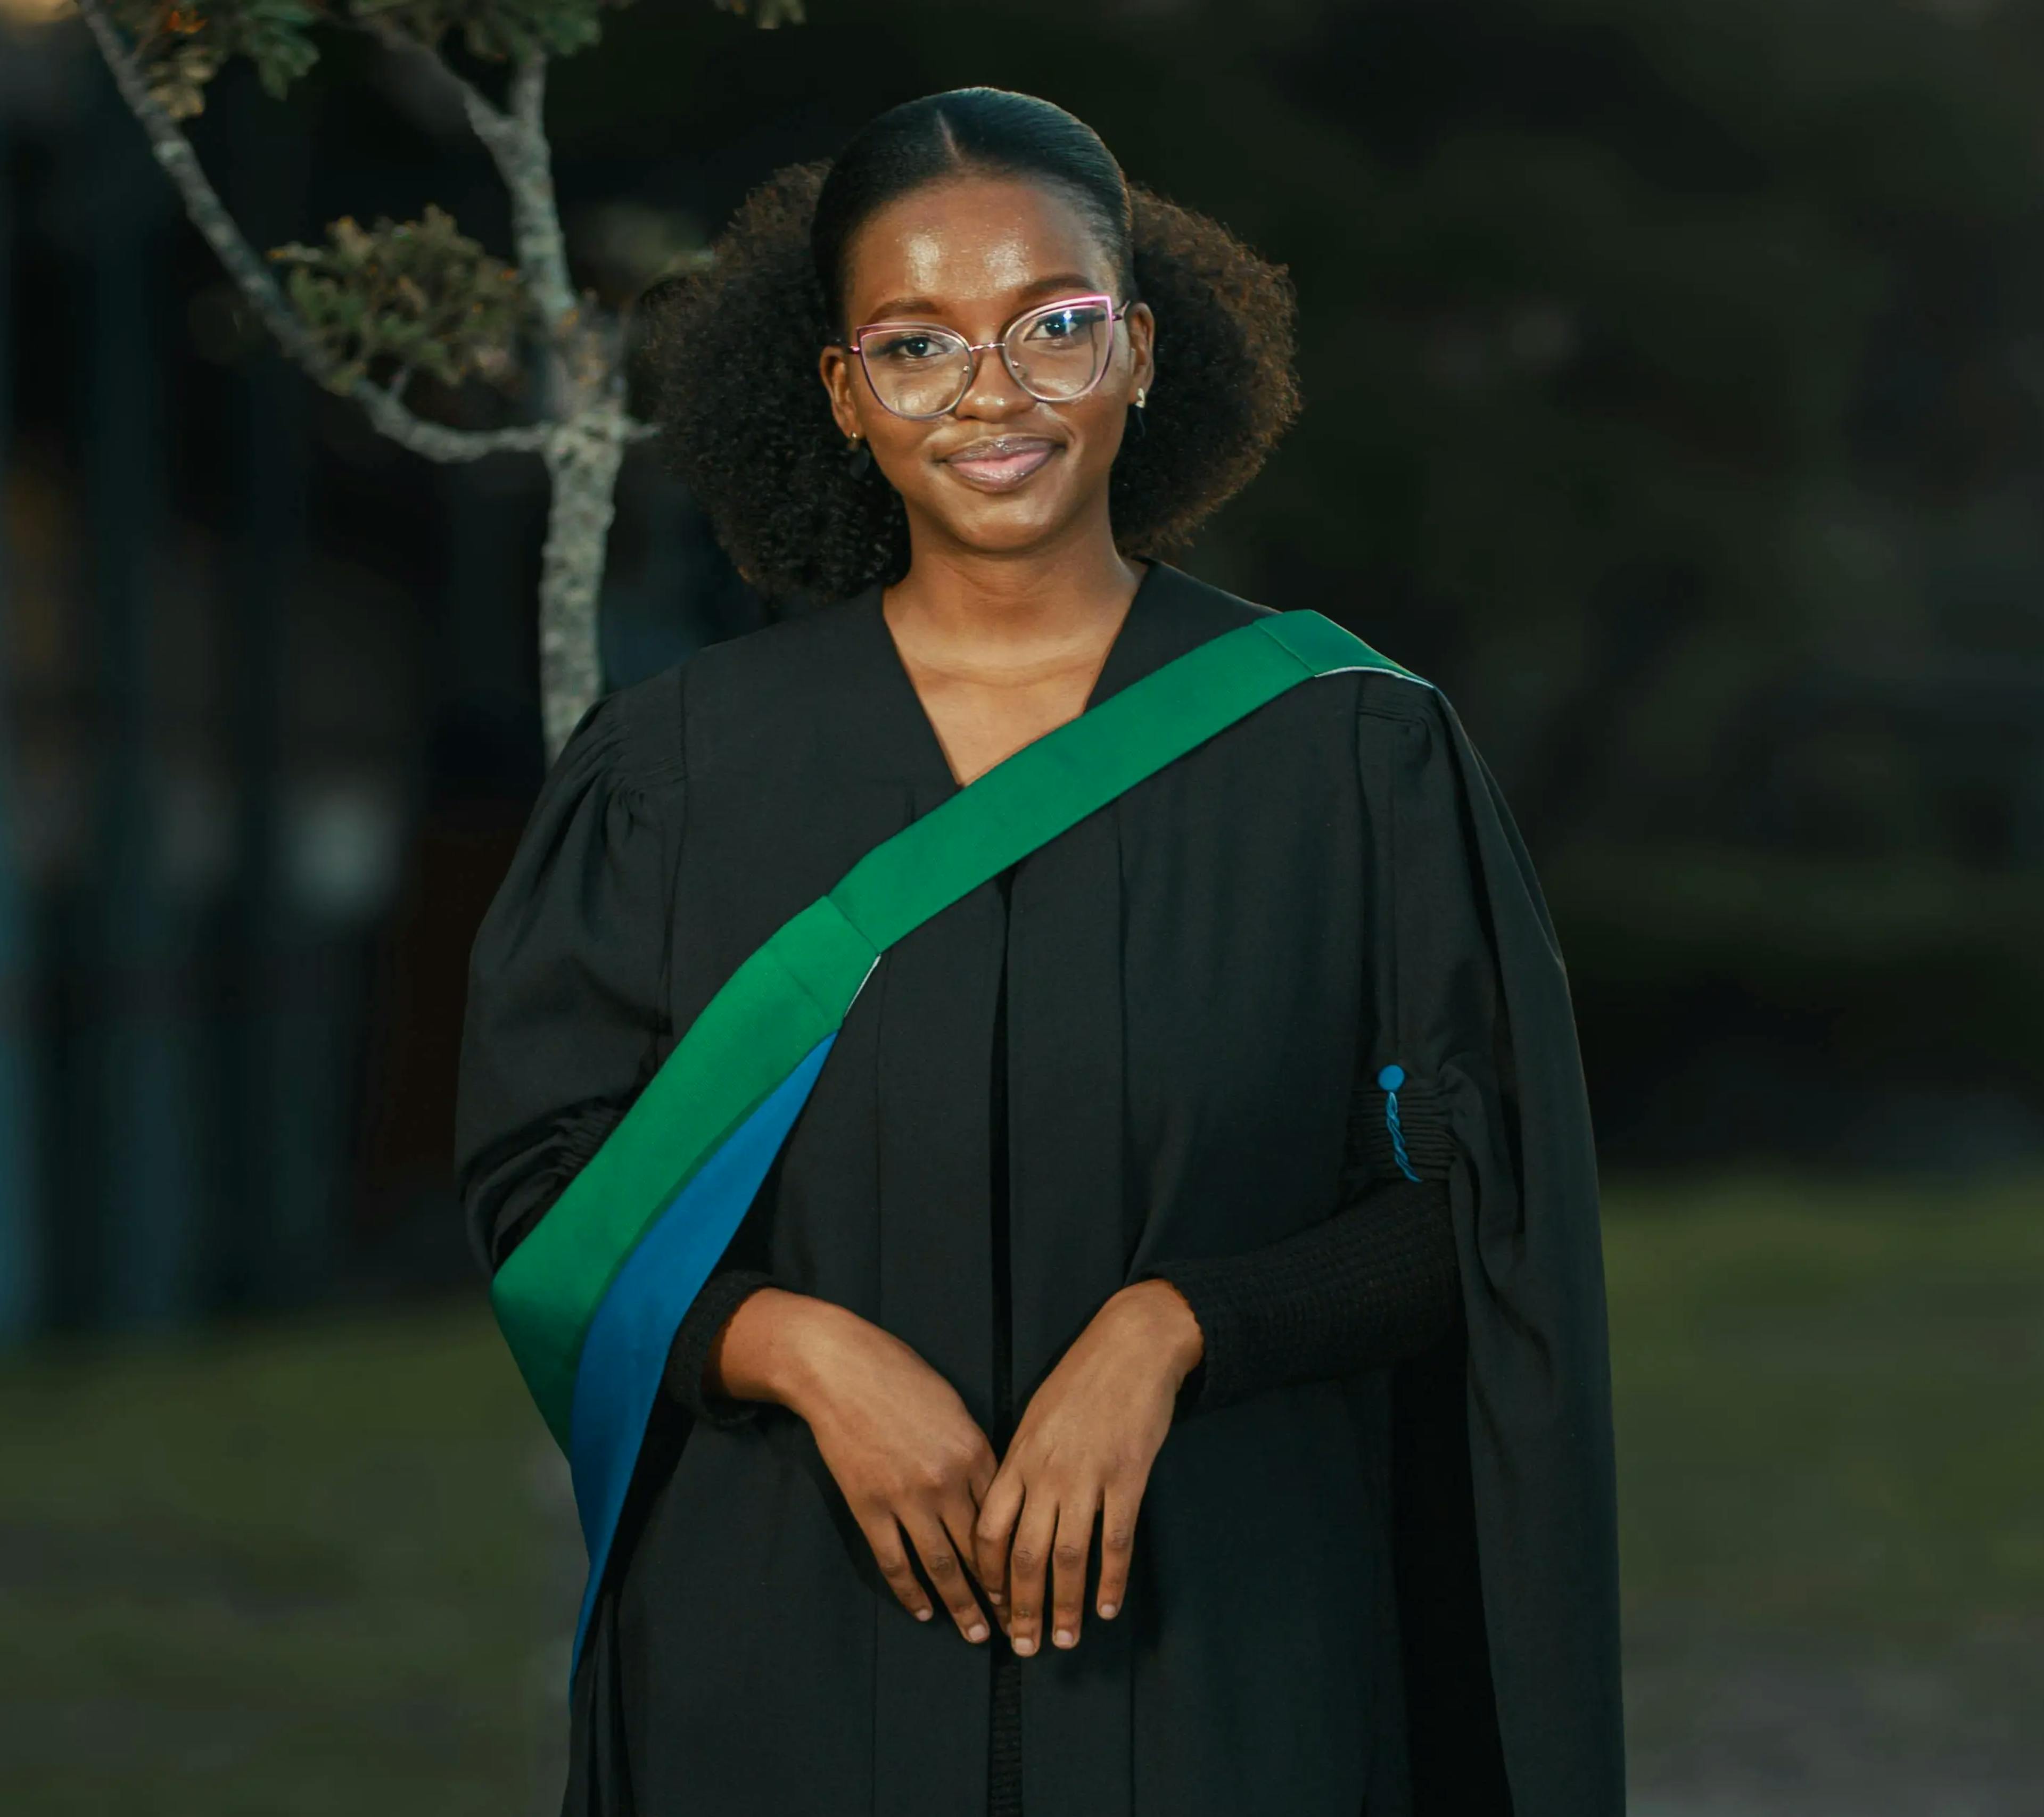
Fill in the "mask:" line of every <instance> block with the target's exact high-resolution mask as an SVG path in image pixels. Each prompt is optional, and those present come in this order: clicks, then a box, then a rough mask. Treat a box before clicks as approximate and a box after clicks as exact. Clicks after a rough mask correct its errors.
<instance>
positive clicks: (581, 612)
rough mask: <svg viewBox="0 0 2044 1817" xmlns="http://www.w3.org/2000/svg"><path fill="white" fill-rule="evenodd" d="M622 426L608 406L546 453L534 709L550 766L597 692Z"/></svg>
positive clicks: (571, 426)
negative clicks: (600, 610) (547, 489)
mask: <svg viewBox="0 0 2044 1817" xmlns="http://www.w3.org/2000/svg"><path fill="white" fill-rule="evenodd" d="M623 428H624V421H623V418H622V416H621V413H619V412H618V410H617V408H616V407H615V406H614V405H606V406H601V407H599V408H598V409H596V410H594V411H590V412H588V413H583V414H581V415H578V416H576V417H574V418H572V419H571V421H568V422H567V423H564V424H562V425H561V427H560V428H559V429H558V430H557V431H555V434H554V436H553V437H552V439H551V441H550V442H549V444H548V448H547V457H546V458H547V473H548V478H551V481H552V482H553V501H552V504H551V507H550V509H548V514H547V546H546V551H545V553H544V555H543V556H542V557H541V559H540V716H541V720H542V722H543V724H544V728H545V732H546V740H547V761H548V763H552V762H553V760H554V759H555V758H556V757H558V756H559V755H560V753H561V747H562V746H563V745H564V744H566V743H567V740H568V734H569V733H570V732H573V731H574V728H575V725H576V724H577V722H578V721H579V720H580V719H581V718H582V715H583V714H584V713H586V712H588V710H589V709H590V707H591V706H592V705H594V703H595V701H596V699H597V696H598V695H600V694H601V693H602V692H603V656H602V651H601V648H600V647H599V646H598V643H597V603H598V601H600V599H601V597H602V593H603V562H604V553H605V544H606V543H607V542H608V540H609V535H610V522H611V519H612V518H613V517H614V516H615V515H616V514H617V470H618V467H620V465H621V463H622V462H623V460H624V436H623V435H622V434H621V430H622V429H623Z"/></svg>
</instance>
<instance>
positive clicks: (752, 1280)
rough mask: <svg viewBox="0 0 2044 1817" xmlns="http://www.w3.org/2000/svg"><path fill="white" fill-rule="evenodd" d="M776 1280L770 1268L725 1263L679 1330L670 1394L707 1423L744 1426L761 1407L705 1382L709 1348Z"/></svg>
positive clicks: (671, 1353) (671, 1356) (670, 1357)
mask: <svg viewBox="0 0 2044 1817" xmlns="http://www.w3.org/2000/svg"><path fill="white" fill-rule="evenodd" d="M773 1285H775V1282H774V1277H773V1276H772V1275H770V1274H761V1273H756V1272H755V1271H754V1270H751V1269H749V1268H724V1269H720V1270H718V1271H717V1273H714V1274H713V1275H712V1276H711V1277H709V1280H707V1281H705V1282H704V1283H703V1288H702V1291H701V1293H698V1294H697V1296H696V1298H695V1304H694V1305H693V1306H691V1307H690V1308H689V1309H688V1312H687V1315H686V1316H685V1317H684V1318H683V1319H682V1323H681V1329H680V1330H678V1331H676V1332H675V1333H674V1343H673V1345H672V1346H671V1347H670V1349H669V1350H668V1352H667V1382H666V1387H667V1398H668V1399H669V1400H672V1401H674V1403H675V1404H677V1405H678V1406H679V1407H681V1408H682V1409H683V1411H685V1412H687V1413H689V1414H690V1415H692V1416H694V1418H696V1419H699V1420H701V1422H702V1423H704V1424H705V1425H706V1426H724V1427H732V1426H743V1424H744V1423H746V1422H747V1420H748V1419H751V1418H753V1417H754V1416H755V1415H756V1414H757V1413H758V1412H759V1403H758V1402H757V1401H755V1400H732V1399H731V1398H730V1396H728V1395H723V1394H712V1393H707V1392H705V1389H704V1387H703V1372H704V1371H705V1369H707V1368H708V1367H709V1353H710V1350H711V1348H712V1346H714V1345H715V1344H716V1343H717V1337H718V1335H719V1334H720V1332H721V1331H723V1330H724V1327H725V1326H726V1325H727V1324H728V1323H730V1322H731V1316H732V1313H734V1312H736V1311H737V1310H738V1308H740V1306H741V1305H742V1304H744V1302H745V1301H746V1300H747V1299H749V1298H750V1297H751V1296H752V1295H753V1294H755V1293H758V1292H759V1289H761V1288H763V1287H771V1286H773Z"/></svg>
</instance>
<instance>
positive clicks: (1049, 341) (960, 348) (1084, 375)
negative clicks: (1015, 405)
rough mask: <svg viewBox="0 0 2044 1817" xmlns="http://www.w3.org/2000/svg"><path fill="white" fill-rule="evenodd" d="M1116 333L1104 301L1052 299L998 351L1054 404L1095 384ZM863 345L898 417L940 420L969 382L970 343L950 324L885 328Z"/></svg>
mask: <svg viewBox="0 0 2044 1817" xmlns="http://www.w3.org/2000/svg"><path fill="white" fill-rule="evenodd" d="M1113 338H1114V321H1113V317H1112V312H1111V311H1110V310H1109V309H1108V307H1107V305H1105V304H1102V303H1097V302H1085V303H1053V304H1051V305H1050V306H1049V307H1047V308H1045V309H1037V310H1035V311H1034V312H1032V313H1030V314H1028V315H1026V316H1023V317H1020V318H1019V319H1018V320H1017V321H1015V322H1014V323H1013V324H1012V325H1010V327H1009V330H1008V332H1007V333H1006V334H1005V335H1004V336H1002V337H1001V358H1002V359H1003V360H1004V361H1005V363H1006V364H1007V367H1008V371H1009V374H1010V375H1011V376H1012V378H1014V380H1015V382H1016V384H1017V385H1019V386H1021V387H1022V389H1023V390H1025V391H1027V392H1028V394H1030V395H1031V396H1032V398H1040V399H1042V400H1043V402H1045V403H1047V404H1055V403H1059V402H1062V401H1066V400H1069V399H1070V398H1077V397H1079V396H1081V395H1082V394H1084V393H1085V392H1087V391H1089V390H1091V389H1092V388H1093V385H1094V384H1095V383H1096V382H1097V381H1098V379H1099V378H1100V375H1101V372H1102V371H1104V370H1105V367H1106V365H1107V355H1108V348H1110V347H1111V346H1112V343H1113ZM860 350H861V351H862V353H863V355H864V358H865V363H866V376H867V378H869V379H870V381H871V382H872V385H873V390H874V396H875V397H877V398H879V400H880V401H881V402H882V404H884V405H886V406H887V408H888V409H890V410H892V411H893V412H895V413H897V415H900V416H904V417H941V416H942V415H943V414H944V413H945V412H946V411H947V410H950V409H955V407H956V405H957V404H958V402H959V399H960V398H963V397H964V396H965V394H966V390H968V389H969V388H970V386H971V384H972V370H973V353H972V347H971V344H970V342H968V341H967V340H966V338H965V336H963V335H961V334H955V333H953V332H951V330H950V329H949V328H933V327H926V326H924V325H920V324H905V325H903V326H901V327H900V328H879V329H877V330H875V331H874V332H870V333H868V334H866V335H865V336H863V338H862V340H861V343H860Z"/></svg>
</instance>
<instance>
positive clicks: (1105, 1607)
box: [1100, 1603, 1121, 1621]
mask: <svg viewBox="0 0 2044 1817" xmlns="http://www.w3.org/2000/svg"><path fill="white" fill-rule="evenodd" d="M1120 1607H1121V1605H1120V1604H1119V1603H1102V1604H1101V1605H1100V1612H1101V1619H1103V1620H1105V1621H1112V1620H1113V1619H1114V1611H1116V1609H1118V1608H1120Z"/></svg>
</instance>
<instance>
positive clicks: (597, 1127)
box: [455, 689, 684, 1273]
mask: <svg viewBox="0 0 2044 1817" xmlns="http://www.w3.org/2000/svg"><path fill="white" fill-rule="evenodd" d="M667 704H672V705H674V707H675V709H676V710H675V712H674V713H673V714H670V715H666V716H663V715H662V714H661V713H659V711H658V710H657V709H659V706H660V705H663V701H662V700H661V698H660V697H659V696H658V695H657V694H656V693H649V692H648V691H647V690H641V689H635V690H631V691H630V692H628V693H623V694H613V695H610V696H609V697H606V698H605V699H604V700H602V701H598V702H597V705H595V706H594V707H593V708H591V709H590V711H589V713H587V714H586V715H585V716H584V717H583V719H582V722H581V724H579V725H578V727H577V728H576V729H575V732H574V735H573V736H571V738H570V739H569V741H568V743H567V747H566V748H565V749H564V750H563V752H562V753H561V755H560V757H559V759H558V760H557V761H556V762H555V764H554V766H553V768H552V770H551V772H550V773H549V774H548V777H547V779H546V782H545V783H544V785H543V786H542V787H541V789H540V797H539V800H538V801H537V802H536V804H535V805H534V806H533V809H532V816H531V817H530V819H529V820H528V822H527V824H526V828H525V832H524V836H523V838H522V839H521V841H520V843H519V846H518V850H517V855H516V856H515V857H514V858H513V860H512V862H511V867H510V870H509V872H508V873H507V874H506V875H505V879H504V882H503V883H502V885H501V886H500V887H499V889H498V893H497V896H496V898H495V900H494V901H493V902H492V903H491V905H490V909H489V912H488V913H487V914H486V915H485V916H484V917H483V920H482V927H481V928H480V929H479V930H478V932H477V935H476V937H475V943H474V947H473V949H472V950H471V955H470V961H469V974H468V1003H467V1013H466V1017H465V1020H464V1023H463V1033H462V1052H461V1077H460V1085H459V1093H458V1097H457V1103H456V1111H455V1177H456V1182H457V1185H458V1187H459V1192H460V1195H461V1200H462V1204H463V1211H464V1212H465V1214H466V1216H467V1223H468V1231H469V1236H470V1240H471V1243H472V1245H473V1247H474V1250H475V1251H476V1254H477V1256H478V1259H479V1260H480V1261H481V1262H482V1263H483V1265H484V1266H485V1267H486V1269H487V1270H490V1271H491V1272H493V1273H494V1270H496V1269H497V1268H498V1266H501V1264H502V1262H503V1261H504V1258H505V1257H506V1256H507V1255H509V1254H510V1253H511V1251H512V1250H513V1249H514V1248H515V1247H517V1244H518V1243H519V1241H520V1239H522V1238H523V1237H524V1235H525V1234H526V1233H527V1232H528V1231H530V1230H531V1229H532V1227H533V1225H534V1224H535V1223H537V1222H538V1221H539V1220H540V1218H541V1217H542V1216H544V1214H545V1213H546V1212H547V1211H548V1209H549V1208H551V1205H552V1204H553V1203H554V1201H555V1200H556V1199H557V1198H559V1197H560V1195H561V1193H563V1191H564V1190H565V1189H566V1188H567V1185H568V1182H569V1181H571V1180H572V1179H573V1178H574V1176H575V1174H577V1173H578V1171H580V1170H581V1168H582V1166H583V1164H584V1163H585V1162H587V1161H588V1160H589V1158H590V1156H591V1155H593V1154H595V1152H596V1151H597V1148H598V1147H601V1145H602V1143H603V1141H604V1139H605V1137H606V1136H608V1135H609V1133H610V1132H611V1131H612V1130H613V1128H615V1127H617V1123H618V1121H619V1120H620V1119H621V1117H622V1116H624V1112H625V1111H626V1110H627V1109H628V1108H629V1107H630V1105H631V1104H632V1101H633V1100H634V1099H635V1098H636V1097H637V1096H638V1094H639V1092H640V1089H641V1088H642V1087H643V1086H644V1085H645V1083H646V1081H647V1080H648V1079H649V1078H651V1077H652V1075H653V1073H654V1072H655V1070H656V1068H657V1067H658V1066H659V1062H660V1061H661V1060H662V1059H663V1058H664V1057H665V1054H666V1052H667V1048H668V1047H670V1046H671V1044H672V1039H671V1036H672V1031H671V1030H670V1028H669V1027H668V1025H667V1016H666V1012H665V1008H664V1005H665V1004H666V1001H667V988H666V984H667V964H668V955H669V942H670V938H671V934H670V930H671V927H672V924H673V879H674V862H675V858H676V855H677V851H678V843H679V839H680V836H681V830H682V811H683V805H684V789H683V777H682V764H681V753H680V733H679V724H678V702H673V703H667Z"/></svg>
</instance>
